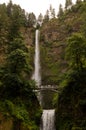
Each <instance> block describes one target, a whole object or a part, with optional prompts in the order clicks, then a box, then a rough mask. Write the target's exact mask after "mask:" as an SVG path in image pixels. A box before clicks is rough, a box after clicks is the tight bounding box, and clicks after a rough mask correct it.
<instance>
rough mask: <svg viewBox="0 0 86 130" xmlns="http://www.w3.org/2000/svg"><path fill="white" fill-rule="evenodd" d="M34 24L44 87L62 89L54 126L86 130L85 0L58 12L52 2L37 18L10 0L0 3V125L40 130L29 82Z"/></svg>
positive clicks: (4, 129) (39, 111)
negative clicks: (43, 13) (52, 86)
mask: <svg viewBox="0 0 86 130" xmlns="http://www.w3.org/2000/svg"><path fill="white" fill-rule="evenodd" d="M36 28H38V29H39V30H40V39H39V41H40V63H41V68H42V69H41V76H42V85H58V86H59V88H60V92H59V93H58V94H55V96H54V100H53V104H54V106H55V109H56V120H55V124H56V130H86V0H83V1H81V0H76V4H73V3H72V1H71V0H66V2H65V8H63V7H62V5H61V4H60V6H59V12H58V14H57V15H56V12H55V10H54V8H53V7H52V5H50V8H49V10H47V11H46V14H45V15H44V16H43V15H42V14H41V13H40V15H39V16H38V18H36V16H35V14H34V13H26V12H25V10H24V9H21V7H20V6H19V5H16V4H13V3H12V1H9V3H8V4H7V5H6V4H5V3H4V4H0V129H1V130H39V129H40V128H39V126H40V119H41V114H42V108H41V106H40V105H39V102H38V99H37V97H36V95H35V93H34V92H33V90H34V89H35V87H36V84H35V81H33V80H31V75H32V73H33V69H34V62H33V61H34V47H35V45H34V43H35V30H36ZM34 108H35V109H34Z"/></svg>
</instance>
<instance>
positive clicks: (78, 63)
mask: <svg viewBox="0 0 86 130" xmlns="http://www.w3.org/2000/svg"><path fill="white" fill-rule="evenodd" d="M85 51H86V40H85V38H84V36H83V35H82V34H80V33H75V34H73V35H72V36H71V37H70V38H68V44H67V48H66V55H67V57H68V58H69V60H70V62H69V63H70V66H72V67H75V68H77V69H78V70H81V69H82V68H83V67H84V65H85V58H86V54H85Z"/></svg>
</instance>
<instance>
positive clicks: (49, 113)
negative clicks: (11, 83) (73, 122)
mask: <svg viewBox="0 0 86 130" xmlns="http://www.w3.org/2000/svg"><path fill="white" fill-rule="evenodd" d="M34 64H35V70H34V74H33V76H32V79H34V80H35V81H36V83H37V86H38V87H39V86H40V85H41V74H40V50H39V30H36V35H35V57H34ZM38 99H39V102H40V104H41V93H39V94H38ZM54 119H55V110H54V109H52V110H43V114H42V124H41V128H40V130H55V128H54V127H55V124H54Z"/></svg>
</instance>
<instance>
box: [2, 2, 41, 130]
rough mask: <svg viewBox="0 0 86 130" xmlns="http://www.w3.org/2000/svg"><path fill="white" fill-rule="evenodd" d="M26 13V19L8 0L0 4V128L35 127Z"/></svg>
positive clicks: (36, 114)
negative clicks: (6, 2)
mask: <svg viewBox="0 0 86 130" xmlns="http://www.w3.org/2000/svg"><path fill="white" fill-rule="evenodd" d="M29 15H30V16H33V15H34V14H29ZM29 15H28V19H27V16H26V15H25V11H24V10H22V9H21V8H20V6H19V5H15V4H13V3H12V2H11V1H10V2H9V3H8V5H5V4H1V5H0V128H2V130H4V129H7V128H9V127H8V126H10V128H9V130H16V129H20V130H32V129H33V130H38V129H39V124H40V117H41V107H40V105H39V102H38V99H37V97H36V95H35V94H34V92H33V89H34V88H35V83H34V82H33V81H32V80H31V79H30V77H31V73H32V60H31V58H30V56H31V54H32V53H30V52H33V51H31V45H32V43H33V41H34V28H33V25H32V21H31V24H30V20H29V17H30V16H29ZM33 19H35V16H34V17H33ZM28 20H29V23H28ZM33 24H34V23H33ZM28 32H29V34H30V36H28ZM23 35H24V36H23ZM32 50H33V49H32ZM31 57H32V56H31ZM34 108H35V109H34ZM3 122H4V123H3ZM6 122H8V123H6Z"/></svg>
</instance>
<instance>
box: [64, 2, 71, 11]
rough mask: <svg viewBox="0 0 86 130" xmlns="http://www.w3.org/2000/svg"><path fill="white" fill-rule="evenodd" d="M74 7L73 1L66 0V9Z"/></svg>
mask: <svg viewBox="0 0 86 130" xmlns="http://www.w3.org/2000/svg"><path fill="white" fill-rule="evenodd" d="M71 6H72V0H66V3H65V8H66V9H68V8H70V7H71Z"/></svg>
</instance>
